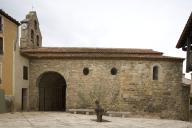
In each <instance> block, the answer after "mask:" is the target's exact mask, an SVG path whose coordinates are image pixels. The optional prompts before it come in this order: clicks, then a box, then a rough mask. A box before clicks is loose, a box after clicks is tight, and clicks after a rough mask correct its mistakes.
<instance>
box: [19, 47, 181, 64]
mask: <svg viewBox="0 0 192 128" xmlns="http://www.w3.org/2000/svg"><path fill="white" fill-rule="evenodd" d="M21 54H22V55H24V56H26V57H29V58H87V59H88V58H89V59H90V58H92V59H96V58H100V59H101V58H104V59H112V58H113V59H127V58H129V59H131V58H132V59H133V58H139V59H146V58H149V59H153V60H156V59H172V60H181V61H183V58H174V57H166V56H162V55H163V53H161V52H157V51H153V50H152V49H123V48H48V47H43V48H36V49H21Z"/></svg>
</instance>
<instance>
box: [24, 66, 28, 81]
mask: <svg viewBox="0 0 192 128" xmlns="http://www.w3.org/2000/svg"><path fill="white" fill-rule="evenodd" d="M23 79H24V80H28V67H27V66H23Z"/></svg>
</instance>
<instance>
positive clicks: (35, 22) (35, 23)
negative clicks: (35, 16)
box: [34, 20, 37, 30]
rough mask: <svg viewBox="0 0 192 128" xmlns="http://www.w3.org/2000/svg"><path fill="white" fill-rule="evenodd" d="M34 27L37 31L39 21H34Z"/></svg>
mask: <svg viewBox="0 0 192 128" xmlns="http://www.w3.org/2000/svg"><path fill="white" fill-rule="evenodd" d="M34 25H35V30H37V21H36V20H35V21H34Z"/></svg>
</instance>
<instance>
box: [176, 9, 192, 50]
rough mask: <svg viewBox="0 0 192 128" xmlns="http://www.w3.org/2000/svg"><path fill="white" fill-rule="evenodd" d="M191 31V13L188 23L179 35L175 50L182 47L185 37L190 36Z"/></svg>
mask: <svg viewBox="0 0 192 128" xmlns="http://www.w3.org/2000/svg"><path fill="white" fill-rule="evenodd" d="M191 31H192V12H191V14H190V16H189V18H188V21H187V23H186V25H185V27H184V29H183V32H182V33H181V36H180V38H179V40H178V42H177V45H176V48H181V47H183V45H184V43H185V42H186V38H187V36H188V35H189V34H190V32H191Z"/></svg>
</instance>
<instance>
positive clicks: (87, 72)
mask: <svg viewBox="0 0 192 128" xmlns="http://www.w3.org/2000/svg"><path fill="white" fill-rule="evenodd" d="M83 74H84V75H88V74H89V68H87V67H86V68H84V69H83Z"/></svg>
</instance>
